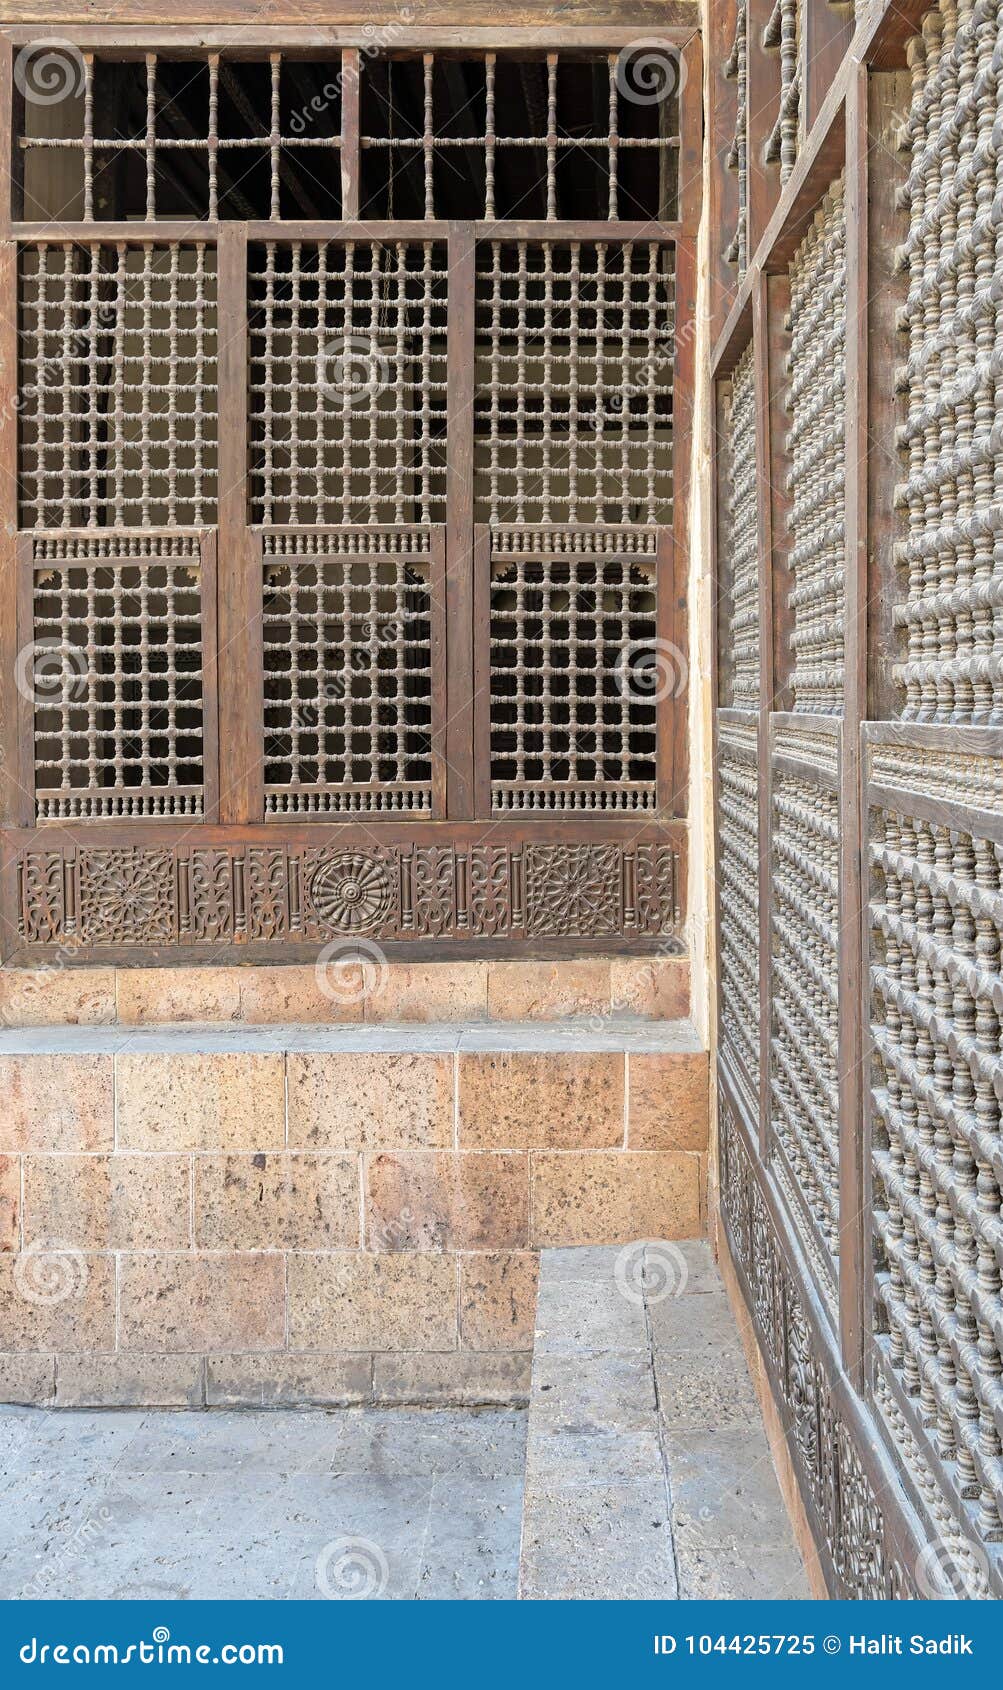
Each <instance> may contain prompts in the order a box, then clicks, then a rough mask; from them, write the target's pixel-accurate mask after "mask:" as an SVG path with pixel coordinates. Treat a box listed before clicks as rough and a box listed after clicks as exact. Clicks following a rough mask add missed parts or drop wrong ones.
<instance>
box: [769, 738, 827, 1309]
mask: <svg viewBox="0 0 1003 1690" xmlns="http://www.w3.org/2000/svg"><path fill="white" fill-rule="evenodd" d="M788 720H789V718H788ZM773 745H774V752H773V755H774V772H773V788H772V840H771V853H772V867H771V876H772V878H771V941H770V964H771V971H772V972H771V983H772V984H771V1020H770V1125H771V1135H772V1146H773V1166H774V1172H775V1174H776V1177H777V1181H778V1184H779V1185H780V1187H781V1189H782V1190H783V1191H784V1194H785V1196H786V1198H787V1201H788V1206H789V1207H790V1210H791V1214H792V1218H793V1220H794V1222H795V1225H796V1226H797V1227H798V1229H799V1231H800V1232H801V1235H802V1240H803V1242H804V1244H805V1248H806V1251H807V1253H808V1256H809V1258H810V1259H811V1261H812V1263H813V1265H814V1267H815V1270H816V1275H817V1277H818V1280H819V1288H820V1290H821V1291H822V1292H823V1294H824V1295H825V1296H826V1297H827V1298H829V1300H830V1301H832V1300H833V1299H834V1297H835V1292H836V1260H837V1258H838V1255H839V1074H838V1033H839V1020H838V970H837V964H838V956H839V823H838V809H839V805H838V795H837V789H836V768H837V763H836V758H837V741H836V740H835V739H834V738H832V737H831V736H828V735H827V736H825V737H824V740H823V741H822V743H820V744H818V745H815V744H813V743H811V739H810V737H809V739H807V740H806V739H805V737H804V735H803V733H802V730H801V728H800V725H794V726H792V727H791V728H790V729H788V730H784V731H783V732H781V731H780V730H778V728H777V724H776V722H774V740H773ZM781 749H782V752H783V755H784V757H785V759H786V760H787V762H786V767H784V766H778V762H777V754H778V750H781Z"/></svg>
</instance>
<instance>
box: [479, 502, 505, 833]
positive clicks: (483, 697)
mask: <svg viewBox="0 0 1003 1690" xmlns="http://www.w3.org/2000/svg"><path fill="white" fill-rule="evenodd" d="M506 555H507V554H506ZM473 605H474V675H473V679H474V715H473V725H474V814H475V815H476V816H480V817H482V818H483V819H484V820H485V821H486V820H488V819H489V817H490V815H491V530H490V528H489V527H488V525H487V523H485V522H479V523H478V524H477V526H476V528H475V530H474V582H473Z"/></svg>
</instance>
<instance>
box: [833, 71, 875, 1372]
mask: <svg viewBox="0 0 1003 1690" xmlns="http://www.w3.org/2000/svg"><path fill="white" fill-rule="evenodd" d="M845 206H846V551H845V559H846V565H845V567H846V585H845V599H844V603H845V610H844V617H845V623H844V631H843V640H844V656H845V669H844V677H843V734H842V747H841V753H840V762H839V769H840V782H839V786H840V790H839V929H840V932H839V974H838V983H837V984H838V1002H839V1044H838V1052H839V1055H838V1068H839V1106H840V1107H839V1222H840V1225H839V1231H840V1243H839V1332H840V1344H841V1348H842V1355H843V1365H844V1366H845V1368H846V1370H847V1372H848V1374H849V1375H850V1378H851V1379H852V1380H853V1382H854V1384H855V1385H856V1386H857V1388H858V1389H859V1387H860V1383H861V1368H862V1312H863V1311H862V1309H861V1305H860V1286H861V1277H862V1264H863V1253H864V1233H865V1228H864V1216H863V1214H862V1204H861V1193H862V1177H861V1118H862V1116H861V1101H862V1093H863V1073H862V1064H863V1049H864V1044H863V1029H862V1026H861V1009H862V1005H861V994H860V980H861V910H860V899H861V887H860V819H861V815H860V724H861V722H862V721H863V719H864V716H865V715H866V712H867V291H868V290H867V274H868V240H867V233H868V231H867V68H866V66H865V65H858V66H857V67H856V68H855V71H854V74H853V76H852V77H851V80H850V83H849V87H848V90H847V100H846V197H845Z"/></svg>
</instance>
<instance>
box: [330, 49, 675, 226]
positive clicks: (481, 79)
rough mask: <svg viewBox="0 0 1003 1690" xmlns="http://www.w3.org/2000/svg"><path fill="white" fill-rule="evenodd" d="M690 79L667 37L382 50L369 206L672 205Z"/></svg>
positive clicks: (586, 213)
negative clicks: (520, 49)
mask: <svg viewBox="0 0 1003 1690" xmlns="http://www.w3.org/2000/svg"><path fill="white" fill-rule="evenodd" d="M678 84H679V60H678V56H677V55H676V54H675V53H674V52H673V50H672V49H671V48H670V46H669V44H668V43H667V42H665V41H658V40H657V39H655V40H652V41H650V42H644V41H642V42H640V43H639V47H638V51H637V52H636V53H632V52H631V51H630V50H629V49H627V50H625V51H624V52H621V53H619V54H617V53H609V54H606V55H605V56H596V55H593V56H590V57H587V58H584V57H579V56H577V55H576V56H571V55H569V54H563V53H547V54H545V55H540V56H538V57H536V58H530V57H520V58H512V57H507V56H503V57H499V55H498V54H497V53H484V54H481V55H476V56H475V55H464V56H463V57H460V58H457V57H455V56H453V55H440V54H435V53H425V54H424V55H422V58H421V60H420V63H413V62H412V63H408V62H405V63H401V62H400V61H399V60H397V59H394V58H391V57H387V58H385V59H380V60H378V61H376V62H375V63H374V64H372V65H370V66H368V67H367V70H366V75H365V78H364V81H363V87H362V118H361V127H362V211H363V214H364V215H366V216H377V217H394V216H397V217H401V216H404V217H443V216H464V217H470V218H475V219H476V218H487V219H490V218H495V217H499V218H509V217H534V218H545V219H548V220H556V219H558V218H561V217H570V216H573V217H589V218H593V219H604V218H609V219H610V220H612V221H615V220H616V219H618V218H629V219H643V218H659V217H662V218H668V217H672V216H674V215H675V201H676V182H677V175H678V153H679V131H678ZM659 91H660V93H661V96H662V97H661V98H656V97H654V96H655V94H656V93H658V92H659ZM638 95H640V98H638V97H637V96H638ZM643 153H647V155H648V157H647V158H645V159H641V157H640V155H641V154H643Z"/></svg>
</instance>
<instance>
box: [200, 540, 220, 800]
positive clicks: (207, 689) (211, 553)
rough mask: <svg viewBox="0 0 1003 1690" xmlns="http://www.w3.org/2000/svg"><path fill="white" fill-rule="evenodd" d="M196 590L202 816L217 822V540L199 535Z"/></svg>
mask: <svg viewBox="0 0 1003 1690" xmlns="http://www.w3.org/2000/svg"><path fill="white" fill-rule="evenodd" d="M199 549H200V552H201V559H202V567H201V571H200V580H199V587H200V593H201V608H202V618H201V621H202V761H203V800H202V802H203V814H204V816H205V820H206V821H207V822H210V823H211V822H216V821H218V820H219V649H218V626H217V617H218V596H217V569H216V558H217V550H218V536H217V535H216V534H215V533H213V532H208V533H205V534H203V535H202V537H201V541H200V548H199Z"/></svg>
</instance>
